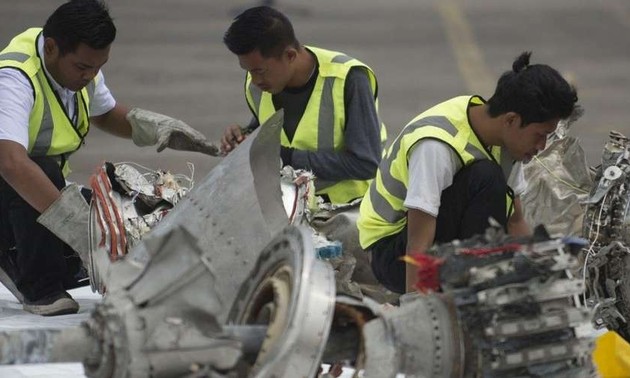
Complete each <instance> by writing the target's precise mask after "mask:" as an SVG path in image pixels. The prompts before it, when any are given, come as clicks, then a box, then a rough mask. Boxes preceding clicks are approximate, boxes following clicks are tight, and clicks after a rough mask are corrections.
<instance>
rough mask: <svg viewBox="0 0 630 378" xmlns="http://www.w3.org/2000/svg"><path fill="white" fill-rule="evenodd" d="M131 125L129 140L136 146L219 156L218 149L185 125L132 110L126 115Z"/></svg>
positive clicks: (159, 115)
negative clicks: (156, 146)
mask: <svg viewBox="0 0 630 378" xmlns="http://www.w3.org/2000/svg"><path fill="white" fill-rule="evenodd" d="M127 121H129V123H130V124H131V139H133V142H134V143H135V144H136V146H140V147H142V146H154V145H156V144H157V145H158V148H157V151H158V152H160V151H162V150H163V149H165V148H166V147H168V148H171V149H173V150H182V151H195V152H201V153H204V154H207V155H212V156H219V154H220V153H219V147H218V146H217V145H215V144H214V143H211V142H209V141H207V140H206V137H205V136H204V135H203V134H202V133H200V132H199V131H197V130H195V129H193V128H192V127H190V126H188V125H187V124H186V123H184V122H182V121H180V120H178V119H175V118H171V117H169V116H165V115H164V114H159V113H155V112H152V111H149V110H144V109H139V108H133V109H131V111H130V112H129V113H127Z"/></svg>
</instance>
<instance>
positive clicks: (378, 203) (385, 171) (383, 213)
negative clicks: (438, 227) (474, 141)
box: [370, 116, 488, 223]
mask: <svg viewBox="0 0 630 378" xmlns="http://www.w3.org/2000/svg"><path fill="white" fill-rule="evenodd" d="M423 126H434V127H438V128H440V129H442V130H444V131H446V132H447V133H449V134H450V135H452V136H453V137H455V136H456V135H457V133H458V130H457V128H456V127H455V125H453V123H452V122H451V121H449V120H448V118H446V117H444V116H431V117H425V118H421V119H419V120H417V121H416V122H414V123H412V124H410V125H408V126H407V127H405V129H404V130H403V132H402V134H401V135H400V136H399V137H398V138H397V139H396V141H395V142H394V145H393V146H392V150H391V153H390V154H389V155H388V156H387V157H386V158H385V159H383V160H382V161H381V164H380V166H379V171H380V174H381V179H382V182H383V186H384V187H385V189H386V190H387V192H389V193H390V194H391V195H393V196H394V197H396V198H398V199H401V200H404V198H405V196H406V195H407V188H406V186H405V183H403V182H401V181H399V180H397V179H395V178H394V177H392V175H391V171H390V168H391V166H392V164H393V162H394V159H395V158H396V156H398V152H399V151H400V143H401V141H402V140H403V138H404V137H405V136H407V135H409V134H411V133H413V132H414V131H416V130H417V129H418V128H420V127H423ZM469 147H472V148H470V151H469ZM466 151H468V152H470V153H471V154H472V155H473V156H475V158H477V156H479V157H480V158H483V159H487V158H488V157H487V155H484V153H483V152H481V151H479V150H478V149H476V148H475V147H473V146H472V145H471V144H470V143H469V144H468V145H467V146H466ZM372 189H374V190H372ZM372 189H370V201H371V202H372V206H373V208H374V211H375V212H376V213H377V214H378V215H379V216H380V217H381V218H383V219H384V220H386V221H387V222H389V223H395V222H397V221H399V220H400V219H402V218H403V217H404V216H405V211H403V210H395V209H394V208H393V207H392V205H391V204H390V203H389V202H387V200H386V199H385V198H384V197H383V196H381V194H380V193H378V191H377V190H376V186H374V187H373V188H372Z"/></svg>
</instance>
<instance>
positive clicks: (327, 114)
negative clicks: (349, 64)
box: [317, 77, 335, 151]
mask: <svg viewBox="0 0 630 378" xmlns="http://www.w3.org/2000/svg"><path fill="white" fill-rule="evenodd" d="M334 83H335V78H334V77H327V78H324V87H323V88H322V98H321V102H320V103H319V121H318V124H317V150H318V151H332V150H334V148H335V104H334V102H333V85H334Z"/></svg>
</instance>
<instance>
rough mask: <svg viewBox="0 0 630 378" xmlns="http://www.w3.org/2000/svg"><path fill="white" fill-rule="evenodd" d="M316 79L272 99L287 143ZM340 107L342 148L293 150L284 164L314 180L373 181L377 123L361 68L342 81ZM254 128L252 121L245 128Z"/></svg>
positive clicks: (377, 156) (377, 155)
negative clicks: (307, 172)
mask: <svg viewBox="0 0 630 378" xmlns="http://www.w3.org/2000/svg"><path fill="white" fill-rule="evenodd" d="M316 77H317V73H315V74H314V75H313V79H312V80H309V82H308V83H307V84H306V85H304V86H303V87H301V88H287V89H285V90H284V91H282V92H281V93H279V94H277V95H274V96H273V103H274V106H275V108H276V109H281V108H283V109H284V124H283V128H284V130H285V133H286V134H287V136H288V137H289V139H290V140H291V139H292V138H293V135H295V129H296V128H297V125H298V123H299V122H300V119H301V118H302V114H303V113H304V110H305V109H306V105H307V103H308V99H309V98H310V96H311V92H312V90H313V86H314V85H315V78H316ZM344 104H345V111H346V125H345V129H344V147H343V148H342V149H341V150H339V151H332V150H331V151H303V150H293V151H292V153H291V154H290V156H291V161H290V162H285V163H289V164H290V165H291V166H292V167H293V168H296V169H308V170H311V171H312V172H313V173H314V174H315V176H316V177H317V178H318V179H321V180H325V181H332V182H337V181H341V180H349V179H354V180H367V179H371V178H374V176H375V175H376V169H377V168H378V164H379V162H380V160H381V154H382V145H381V137H380V132H381V131H380V121H379V117H378V115H377V113H376V106H375V104H374V96H373V95H372V89H371V86H370V81H369V78H368V76H367V73H366V72H365V70H364V69H363V68H361V67H354V68H352V69H351V70H350V72H349V73H348V76H347V77H346V82H345V88H344ZM258 126H259V123H258V120H257V119H256V118H255V117H254V118H253V119H252V122H251V123H250V125H249V126H248V127H247V128H248V129H255V128H256V127H258ZM314 127H315V125H314Z"/></svg>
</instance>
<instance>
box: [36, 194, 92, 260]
mask: <svg viewBox="0 0 630 378" xmlns="http://www.w3.org/2000/svg"><path fill="white" fill-rule="evenodd" d="M89 219H90V206H89V205H88V204H87V202H85V198H84V197H83V196H82V195H81V191H80V189H79V187H78V186H77V185H76V184H70V185H68V186H66V187H65V188H63V189H62V190H61V197H59V198H57V200H56V201H55V202H53V203H52V205H50V206H49V207H48V208H47V209H46V210H45V211H44V212H43V213H42V214H41V215H40V216H39V217H38V218H37V222H38V223H40V224H42V225H43V226H44V227H46V228H47V229H48V230H50V232H52V233H53V234H55V236H57V237H58V238H59V239H61V240H63V241H64V242H65V243H66V244H68V245H69V246H70V247H71V248H72V249H74V250H75V251H76V252H77V253H78V254H79V257H80V258H81V261H82V262H83V265H84V266H87V262H88V261H89V260H88V252H89V251H88V248H89V239H88V238H89V235H88V222H89Z"/></svg>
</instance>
